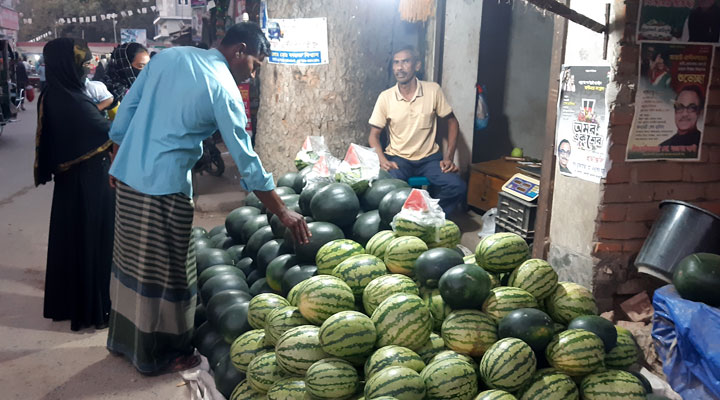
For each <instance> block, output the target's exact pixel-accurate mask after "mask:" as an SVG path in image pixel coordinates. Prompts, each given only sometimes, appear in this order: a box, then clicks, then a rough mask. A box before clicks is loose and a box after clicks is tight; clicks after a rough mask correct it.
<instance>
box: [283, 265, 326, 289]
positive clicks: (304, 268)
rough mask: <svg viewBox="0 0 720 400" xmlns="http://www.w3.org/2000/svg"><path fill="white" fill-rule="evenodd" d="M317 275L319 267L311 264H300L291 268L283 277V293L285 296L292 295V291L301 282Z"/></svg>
mask: <svg viewBox="0 0 720 400" xmlns="http://www.w3.org/2000/svg"><path fill="white" fill-rule="evenodd" d="M316 273H317V267H316V266H314V265H310V264H300V265H295V266H293V267H290V269H288V270H287V271H286V272H285V275H283V278H282V282H281V285H280V286H281V289H282V293H283V294H285V295H288V296H289V294H290V290H291V289H292V288H294V287H295V286H296V285H298V284H300V282H302V281H304V280H307V279H309V278H310V277H312V276H315V274H316Z"/></svg>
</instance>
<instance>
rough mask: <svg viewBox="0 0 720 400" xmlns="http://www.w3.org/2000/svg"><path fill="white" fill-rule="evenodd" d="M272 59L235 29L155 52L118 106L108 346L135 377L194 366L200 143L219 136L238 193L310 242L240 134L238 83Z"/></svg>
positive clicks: (242, 29)
mask: <svg viewBox="0 0 720 400" xmlns="http://www.w3.org/2000/svg"><path fill="white" fill-rule="evenodd" d="M269 53H270V43H269V42H268V40H267V39H266V38H265V36H264V34H263V32H262V30H261V29H260V27H259V26H258V25H257V24H252V23H241V24H237V25H234V26H232V27H231V28H230V29H228V31H227V33H226V36H225V38H224V39H223V40H222V43H221V44H220V46H219V47H218V48H217V49H211V50H204V49H198V48H194V47H175V48H171V49H168V50H164V51H162V52H161V53H159V54H157V55H156V56H155V57H153V59H152V61H151V62H150V63H149V64H148V65H147V66H146V67H145V68H144V69H143V70H142V72H141V73H140V75H139V76H138V78H137V80H136V81H135V83H134V84H133V86H132V88H131V89H130V91H129V92H128V94H127V95H126V96H125V99H124V100H123V102H122V103H121V105H120V109H119V110H118V113H117V116H116V119H115V122H114V123H113V126H112V130H111V132H110V138H111V139H112V140H113V142H115V143H116V144H117V145H119V148H118V151H117V155H116V156H115V159H114V161H113V164H112V168H111V171H110V173H111V175H112V178H111V179H112V181H111V184H112V185H115V187H116V188H117V214H116V226H115V248H114V257H113V268H112V275H111V286H110V292H111V293H112V311H111V315H110V331H109V332H108V342H107V346H108V349H109V350H110V351H111V352H113V353H116V354H122V355H124V356H125V357H126V358H128V359H129V360H130V361H131V362H132V363H133V365H134V366H135V368H137V370H138V371H140V372H141V373H144V374H158V373H163V372H170V371H178V370H183V369H187V368H191V367H193V366H195V365H197V363H199V359H198V357H196V356H192V352H193V347H192V344H191V339H192V335H193V330H194V328H193V324H194V315H195V305H196V300H197V269H196V266H195V248H194V244H193V242H192V239H191V235H190V232H191V229H192V221H193V211H194V207H193V202H192V182H191V179H192V174H191V168H192V166H193V165H195V163H196V162H197V161H198V160H199V159H200V157H201V155H202V149H201V143H202V141H203V139H205V138H207V137H208V136H210V135H212V133H213V132H215V131H216V130H219V131H220V133H221V135H222V137H223V139H224V141H225V144H226V145H227V147H228V151H229V152H230V155H231V156H232V157H233V160H234V161H235V163H236V164H237V166H238V170H239V171H240V176H242V179H241V186H242V187H243V189H245V190H247V191H254V192H255V194H256V195H257V196H258V198H259V199H260V200H261V201H262V202H263V203H264V204H265V206H266V207H267V208H268V210H269V211H270V212H272V213H273V214H275V215H277V216H278V217H279V218H280V220H281V221H282V223H283V224H284V225H285V226H286V227H288V229H289V230H290V231H291V232H292V233H293V236H294V238H295V240H297V241H298V242H299V243H305V242H307V240H308V237H309V235H310V232H309V229H308V226H307V224H306V223H305V220H304V219H303V218H302V216H301V215H299V214H298V213H295V212H293V211H291V210H289V209H288V208H287V207H286V206H285V205H284V204H283V202H282V200H280V197H279V196H278V195H277V193H275V191H274V187H275V185H274V183H273V178H272V174H269V173H267V172H266V171H265V170H264V169H263V166H262V164H261V162H260V159H259V157H258V155H257V154H256V153H255V151H254V150H253V148H252V145H251V144H250V136H249V135H248V133H247V132H246V131H245V126H246V124H247V117H246V116H245V111H244V110H245V107H244V105H243V101H242V97H241V96H240V90H239V89H238V87H237V85H238V82H242V81H244V80H246V79H247V78H250V77H252V76H254V75H255V71H256V70H257V69H258V68H259V66H260V65H261V63H262V61H263V59H264V58H265V56H267V55H268V54H269Z"/></svg>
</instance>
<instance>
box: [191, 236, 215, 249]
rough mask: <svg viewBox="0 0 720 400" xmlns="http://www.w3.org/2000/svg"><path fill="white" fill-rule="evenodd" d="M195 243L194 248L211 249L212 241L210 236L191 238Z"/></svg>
mask: <svg viewBox="0 0 720 400" xmlns="http://www.w3.org/2000/svg"><path fill="white" fill-rule="evenodd" d="M192 240H193V242H194V244H195V250H196V251H200V250H201V249H211V248H213V244H212V241H211V240H210V238H205V237H198V238H193V239H192Z"/></svg>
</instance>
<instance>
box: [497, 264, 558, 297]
mask: <svg viewBox="0 0 720 400" xmlns="http://www.w3.org/2000/svg"><path fill="white" fill-rule="evenodd" d="M557 283H558V275H557V273H556V272H555V270H554V269H553V267H552V266H551V265H550V264H549V263H548V262H547V261H545V260H540V259H537V258H531V259H529V260H527V261H525V262H524V263H522V264H520V266H519V267H517V268H516V269H515V270H514V271H513V272H512V274H511V275H510V280H509V281H508V286H513V287H516V288H520V289H525V290H526V291H527V292H528V293H530V294H531V295H533V296H535V298H536V299H537V300H543V299H544V298H546V297H548V296H550V294H552V292H554V291H555V286H556V285H557Z"/></svg>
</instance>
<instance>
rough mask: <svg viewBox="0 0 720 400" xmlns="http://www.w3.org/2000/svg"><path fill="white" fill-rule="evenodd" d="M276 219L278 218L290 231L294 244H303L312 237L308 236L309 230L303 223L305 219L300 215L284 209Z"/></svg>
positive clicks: (305, 223)
mask: <svg viewBox="0 0 720 400" xmlns="http://www.w3.org/2000/svg"><path fill="white" fill-rule="evenodd" d="M278 218H280V222H282V224H283V225H285V227H286V228H287V229H289V230H290V233H292V235H293V239H295V243H301V244H305V243H307V242H308V241H309V240H310V236H312V235H311V234H310V228H308V225H307V222H305V218H303V216H302V215H300V214H298V213H296V212H295V211H292V210H290V209H288V208H284V209H283V211H281V212H280V213H279V214H278Z"/></svg>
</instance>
